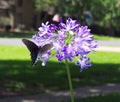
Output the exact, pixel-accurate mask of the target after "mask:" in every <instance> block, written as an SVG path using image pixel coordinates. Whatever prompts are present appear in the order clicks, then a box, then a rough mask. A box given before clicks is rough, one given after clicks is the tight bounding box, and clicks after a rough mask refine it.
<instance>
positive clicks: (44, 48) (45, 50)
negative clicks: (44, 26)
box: [39, 44, 53, 54]
mask: <svg viewBox="0 0 120 102" xmlns="http://www.w3.org/2000/svg"><path fill="white" fill-rule="evenodd" d="M52 47H53V45H52V44H46V45H44V46H43V47H42V48H39V52H40V53H41V54H44V53H46V52H47V51H48V50H50V49H51V48H52Z"/></svg>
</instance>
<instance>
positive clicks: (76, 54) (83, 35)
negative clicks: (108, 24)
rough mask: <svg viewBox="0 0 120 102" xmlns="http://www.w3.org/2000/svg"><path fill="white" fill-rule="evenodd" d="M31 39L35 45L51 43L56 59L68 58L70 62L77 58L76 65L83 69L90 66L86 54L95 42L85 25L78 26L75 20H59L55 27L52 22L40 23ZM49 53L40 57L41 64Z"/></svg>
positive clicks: (94, 46) (95, 45) (95, 44)
mask: <svg viewBox="0 0 120 102" xmlns="http://www.w3.org/2000/svg"><path fill="white" fill-rule="evenodd" d="M33 40H34V41H35V43H37V45H39V46H43V45H45V44H48V43H51V44H53V48H52V49H51V50H55V54H56V58H57V59H58V61H63V60H69V61H70V62H72V61H74V59H77V62H75V63H76V65H79V66H80V67H81V69H80V71H83V70H84V69H86V68H87V67H89V66H91V63H90V62H89V60H90V59H89V58H87V54H89V53H90V52H91V51H95V48H96V47H97V42H96V41H94V40H93V35H91V33H90V29H88V27H87V26H80V24H79V23H78V22H77V21H76V20H72V19H71V18H68V19H67V20H66V23H63V22H62V21H60V23H59V27H58V28H57V27H56V26H55V25H54V24H50V25H49V24H48V22H47V23H46V24H42V27H40V28H39V31H38V34H36V35H34V36H33ZM50 56H51V54H50V53H49V54H45V55H44V56H43V57H42V61H43V63H42V65H45V64H46V61H47V60H48V59H49V58H50Z"/></svg>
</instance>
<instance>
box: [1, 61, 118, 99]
mask: <svg viewBox="0 0 120 102" xmlns="http://www.w3.org/2000/svg"><path fill="white" fill-rule="evenodd" d="M70 68H71V74H72V79H73V86H74V88H77V87H80V86H92V85H100V84H104V83H117V82H120V64H96V63H93V66H92V67H91V68H89V69H87V70H85V71H83V72H82V73H80V72H79V67H77V66H75V65H74V64H70ZM68 88H69V87H68V81H67V75H66V69H65V65H64V63H58V62H48V63H47V65H46V66H45V67H42V66H41V63H40V62H39V63H38V64H37V65H36V66H35V67H34V68H33V67H31V62H30V61H27V60H12V61H11V60H0V96H1V97H3V96H14V95H28V94H35V93H41V92H42V93H43V92H46V91H50V90H53V91H57V90H65V89H68Z"/></svg>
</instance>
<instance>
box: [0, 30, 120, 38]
mask: <svg viewBox="0 0 120 102" xmlns="http://www.w3.org/2000/svg"><path fill="white" fill-rule="evenodd" d="M34 34H37V31H31V32H26V33H25V32H23V33H22V32H21V33H12V32H6V33H0V37H1V38H31V37H32V36H33V35H34ZM93 35H94V39H95V40H120V37H111V36H105V35H98V34H93Z"/></svg>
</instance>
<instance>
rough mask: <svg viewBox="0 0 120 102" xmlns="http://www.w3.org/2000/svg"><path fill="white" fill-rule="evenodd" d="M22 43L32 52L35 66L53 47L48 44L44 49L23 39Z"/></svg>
mask: <svg viewBox="0 0 120 102" xmlns="http://www.w3.org/2000/svg"><path fill="white" fill-rule="evenodd" d="M22 41H23V43H24V44H25V45H26V47H27V48H28V50H29V51H30V55H31V60H32V65H33V66H34V65H35V64H36V63H37V62H38V60H39V59H40V58H41V57H42V55H43V54H45V53H46V52H47V51H49V50H50V49H51V48H52V47H53V45H52V44H46V45H44V46H42V47H39V46H38V45H36V44H35V43H34V42H32V41H30V40H28V39H22Z"/></svg>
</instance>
